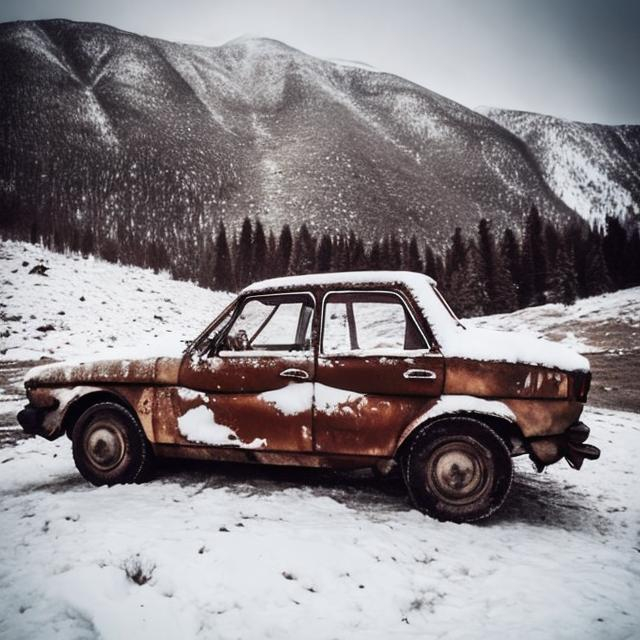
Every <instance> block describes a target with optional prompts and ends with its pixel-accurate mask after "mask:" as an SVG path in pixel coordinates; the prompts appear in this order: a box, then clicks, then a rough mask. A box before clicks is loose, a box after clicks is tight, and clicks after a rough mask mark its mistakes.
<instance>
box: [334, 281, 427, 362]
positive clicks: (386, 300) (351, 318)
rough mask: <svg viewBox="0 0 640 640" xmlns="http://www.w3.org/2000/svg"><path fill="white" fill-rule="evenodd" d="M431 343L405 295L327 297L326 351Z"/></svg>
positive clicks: (400, 348)
mask: <svg viewBox="0 0 640 640" xmlns="http://www.w3.org/2000/svg"><path fill="white" fill-rule="evenodd" d="M426 348H428V345H427V343H426V341H425V339H424V337H423V336H422V334H421V333H420V331H419V329H418V327H417V326H416V323H415V321H414V320H413V317H412V316H411V314H410V313H409V310H408V309H407V307H406V305H405V303H404V301H403V300H402V298H401V297H400V296H398V295H396V294H393V293H387V292H368V291H354V292H344V293H332V294H329V295H328V296H327V297H326V298H325V304H324V318H323V330H322V353H325V354H334V353H349V352H351V353H355V352H361V351H365V352H376V351H381V352H383V351H409V350H415V349H426Z"/></svg>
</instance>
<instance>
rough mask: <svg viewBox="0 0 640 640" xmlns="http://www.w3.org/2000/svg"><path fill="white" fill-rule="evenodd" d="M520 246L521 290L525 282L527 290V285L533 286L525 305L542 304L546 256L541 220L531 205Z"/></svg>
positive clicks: (545, 286) (545, 280) (535, 208)
mask: <svg viewBox="0 0 640 640" xmlns="http://www.w3.org/2000/svg"><path fill="white" fill-rule="evenodd" d="M522 245H523V246H522V258H523V260H522V280H523V288H525V287H524V284H525V281H526V284H527V288H528V285H529V283H531V284H532V285H533V286H532V289H531V292H530V294H529V296H528V297H529V299H528V302H527V303H528V304H544V303H545V301H546V298H545V289H546V288H547V256H546V245H545V241H544V234H543V229H542V219H541V217H540V213H539V212H538V209H537V207H536V206H535V205H531V210H530V212H529V216H528V218H527V223H526V230H525V235H524V241H523V243H522Z"/></svg>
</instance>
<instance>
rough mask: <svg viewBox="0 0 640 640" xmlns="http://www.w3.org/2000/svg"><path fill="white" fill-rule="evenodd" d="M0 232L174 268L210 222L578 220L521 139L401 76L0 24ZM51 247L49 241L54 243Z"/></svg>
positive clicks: (85, 28)
mask: <svg viewBox="0 0 640 640" xmlns="http://www.w3.org/2000/svg"><path fill="white" fill-rule="evenodd" d="M0 83H1V86H2V92H1V93H0V114H1V118H0V150H1V153H2V160H1V161H0V199H1V209H0V225H1V226H0V228H2V229H4V230H5V231H4V233H5V234H8V235H11V236H12V237H22V238H24V237H28V235H29V230H31V232H32V235H36V236H38V235H42V234H45V235H47V234H48V235H50V234H51V233H54V234H55V233H57V234H58V235H63V234H67V235H68V234H69V233H74V234H80V235H82V234H85V233H91V234H92V235H94V236H95V237H96V242H97V243H98V244H99V243H100V242H106V241H107V240H108V239H111V240H114V241H117V242H118V244H119V246H121V247H122V246H125V247H129V250H130V251H136V250H139V249H140V247H141V246H145V245H148V244H149V243H150V242H155V243H158V244H162V245H164V246H166V247H169V248H170V253H171V254H172V255H180V256H182V257H183V258H184V259H188V257H189V256H190V255H192V254H194V253H197V252H198V251H199V250H200V249H201V242H202V238H204V237H208V236H209V235H210V232H211V230H212V229H213V228H214V226H215V225H216V224H217V222H218V220H219V219H224V220H225V221H226V222H228V223H229V224H231V225H235V224H237V223H238V222H239V221H240V220H241V219H242V218H243V217H244V216H245V215H250V216H257V215H259V216H260V217H261V219H262V220H263V222H264V223H265V224H266V225H267V226H274V227H279V225H281V224H282V223H283V222H289V223H292V224H293V225H294V226H297V225H298V224H300V223H301V222H302V221H305V222H307V223H308V224H310V225H311V226H313V227H315V229H316V231H322V230H328V231H330V232H335V231H338V230H345V229H348V228H353V229H354V230H355V231H356V232H358V233H360V234H361V235H363V236H364V237H365V238H368V239H372V238H374V237H378V236H380V235H382V234H385V233H388V232H389V231H391V230H394V231H396V232H400V233H404V234H407V235H410V234H412V233H416V234H417V235H418V236H426V237H429V238H430V239H431V240H433V241H434V242H436V243H437V242H438V241H439V240H442V239H443V238H445V237H447V238H448V237H449V236H450V235H451V233H452V230H453V228H454V227H455V226H457V225H460V226H462V227H469V228H470V227H473V228H475V226H476V225H477V222H478V220H479V219H480V218H481V217H488V218H491V219H492V220H493V221H494V225H495V227H496V229H497V230H499V229H500V228H502V227H503V226H505V225H507V224H509V225H511V226H513V227H516V228H517V227H519V226H520V225H521V224H522V220H523V218H524V216H525V215H526V214H527V212H528V210H529V208H530V206H531V203H532V202H535V203H536V204H537V206H538V207H539V209H540V210H541V211H542V212H543V213H544V215H546V216H547V217H548V218H550V219H552V220H555V221H558V222H562V221H567V220H571V219H574V218H575V217H576V216H575V214H574V212H572V211H571V209H570V208H569V207H567V206H566V205H565V204H564V203H563V202H562V201H561V200H560V199H559V198H558V197H557V196H556V195H555V194H554V193H553V192H552V191H551V189H550V188H549V187H548V185H547V183H546V182H545V180H544V177H543V175H542V172H541V170H540V168H539V165H538V162H537V160H536V158H535V157H534V155H533V154H532V153H531V151H530V150H529V148H528V147H527V145H526V144H524V143H523V142H522V140H520V138H518V137H516V136H515V135H513V134H512V133H510V132H509V131H507V130H506V129H505V128H503V127H501V126H499V125H498V124H496V123H495V122H493V121H492V120H490V119H488V118H485V117H484V116H482V115H480V114H478V113H476V112H474V111H471V110H469V109H466V108H464V107H462V106H461V105H459V104H457V103H455V102H453V101H451V100H447V99H446V98H444V97H442V96H440V95H438V94H436V93H433V92H431V91H429V90H427V89H425V88H422V87H420V86H417V85H415V84H412V83H410V82H408V81H406V80H403V79H401V78H399V77H396V76H393V75H389V74H385V73H378V72H374V71H371V70H368V69H366V68H363V67H362V65H355V66H351V65H348V64H338V63H334V62H329V61H325V60H321V59H318V58H314V57H312V56H309V55H306V54H304V53H302V52H300V51H297V50H295V49H292V48H290V47H288V46H286V45H284V44H282V43H280V42H276V41H273V40H268V39H260V38H258V39H240V40H234V41H232V42H229V43H227V44H225V45H223V46H220V47H201V46H193V45H184V44H176V43H171V42H165V41H162V40H157V39H152V38H147V37H142V36H138V35H135V34H132V33H127V32H123V31H120V30H118V29H115V28H112V27H109V26H106V25H101V24H87V23H75V22H69V21H66V20H50V21H38V22H15V23H6V24H3V25H0ZM60 242H63V241H62V240H60Z"/></svg>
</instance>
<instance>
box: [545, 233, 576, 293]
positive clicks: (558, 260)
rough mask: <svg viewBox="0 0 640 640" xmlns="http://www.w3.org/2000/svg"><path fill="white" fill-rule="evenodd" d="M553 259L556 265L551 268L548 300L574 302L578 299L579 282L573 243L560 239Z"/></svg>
mask: <svg viewBox="0 0 640 640" xmlns="http://www.w3.org/2000/svg"><path fill="white" fill-rule="evenodd" d="M556 239H557V236H556ZM553 259H554V267H553V269H552V270H550V272H549V279H548V287H549V288H548V301H549V302H561V303H563V304H573V303H574V302H575V301H576V295H577V289H578V283H577V278H576V272H575V262H574V257H573V248H572V246H571V244H569V243H566V242H562V243H560V241H559V240H558V243H557V244H556V245H555V251H554V255H553Z"/></svg>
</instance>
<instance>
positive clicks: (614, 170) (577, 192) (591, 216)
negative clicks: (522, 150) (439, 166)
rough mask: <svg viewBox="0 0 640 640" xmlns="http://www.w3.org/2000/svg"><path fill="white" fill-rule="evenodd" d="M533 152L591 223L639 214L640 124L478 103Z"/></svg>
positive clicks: (556, 186)
mask: <svg viewBox="0 0 640 640" xmlns="http://www.w3.org/2000/svg"><path fill="white" fill-rule="evenodd" d="M481 112H482V113H483V114H484V115H486V116H487V117H489V118H491V119H492V120H494V121H495V122H497V123H498V124H500V125H502V126H503V127H505V129H508V130H509V131H511V132H512V133H514V134H515V135H517V136H518V137H519V138H520V139H521V140H522V141H523V142H525V143H526V145H527V146H528V148H529V149H530V150H531V151H532V152H533V154H534V155H535V157H536V160H537V161H538V163H539V164H540V166H541V168H542V171H543V174H544V177H545V179H546V181H547V182H548V184H549V186H550V187H551V188H552V189H553V191H554V192H555V193H556V195H557V196H558V197H559V198H562V200H564V202H565V203H566V204H567V205H568V206H570V207H571V208H572V209H574V210H575V211H576V212H577V213H578V214H580V216H582V217H583V218H584V219H585V220H587V221H588V222H589V223H590V224H603V223H604V221H605V217H606V216H607V215H614V216H617V217H620V218H625V217H626V216H627V215H629V214H631V215H632V216H635V218H636V219H640V125H619V126H605V125H601V124H587V123H583V122H571V121H568V120H562V119H561V118H554V117H552V116H545V115H540V114H537V113H527V112H523V111H509V110H507V109H493V108H488V109H482V111H481Z"/></svg>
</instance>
